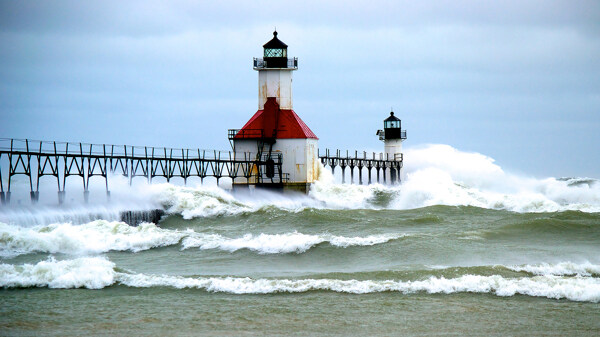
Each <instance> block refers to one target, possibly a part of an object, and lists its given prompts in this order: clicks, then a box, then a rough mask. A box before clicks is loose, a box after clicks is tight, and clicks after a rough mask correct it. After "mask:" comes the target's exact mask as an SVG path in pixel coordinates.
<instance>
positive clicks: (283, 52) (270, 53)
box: [265, 48, 287, 57]
mask: <svg viewBox="0 0 600 337" xmlns="http://www.w3.org/2000/svg"><path fill="white" fill-rule="evenodd" d="M265 57H287V49H267V48H265Z"/></svg>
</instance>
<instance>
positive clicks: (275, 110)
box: [234, 97, 319, 139]
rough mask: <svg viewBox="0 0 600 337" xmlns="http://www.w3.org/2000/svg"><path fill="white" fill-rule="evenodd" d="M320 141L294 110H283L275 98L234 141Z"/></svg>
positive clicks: (250, 121)
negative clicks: (260, 139) (288, 139)
mask: <svg viewBox="0 0 600 337" xmlns="http://www.w3.org/2000/svg"><path fill="white" fill-rule="evenodd" d="M273 136H274V137H275V138H276V139H286V138H314V139H319V138H318V137H317V136H316V135H315V134H314V132H312V131H311V130H310V128H309V127H308V126H307V125H306V123H304V121H303V120H302V119H300V117H299V116H298V115H297V114H296V113H295V112H294V110H281V109H279V105H278V104H277V102H276V101H275V98H273V97H269V98H267V102H266V103H265V109H264V110H258V111H257V112H256V113H255V114H254V116H252V118H250V120H249V121H248V122H247V123H246V124H245V125H244V127H242V129H241V130H240V131H239V132H238V133H237V134H236V136H235V137H234V139H248V138H263V137H264V138H271V137H273Z"/></svg>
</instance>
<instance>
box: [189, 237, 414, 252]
mask: <svg viewBox="0 0 600 337" xmlns="http://www.w3.org/2000/svg"><path fill="white" fill-rule="evenodd" d="M403 236H404V235H403V234H388V235H369V236H367V237H344V236H335V235H330V234H321V235H309V234H302V233H298V232H293V233H285V234H260V235H252V234H246V235H244V236H243V237H241V238H237V239H229V238H225V237H223V236H221V235H218V234H213V235H203V236H200V237H198V236H193V237H192V236H190V237H186V238H185V239H184V240H183V242H182V245H183V247H184V249H185V248H191V247H199V248H200V249H221V250H226V251H230V252H234V251H237V250H240V249H249V250H252V251H256V252H258V253H260V254H282V253H304V252H306V251H307V250H309V249H310V248H311V247H314V246H316V245H319V244H321V243H329V244H330V245H332V246H334V247H343V248H345V247H350V246H372V245H376V244H380V243H385V242H388V241H390V240H394V239H398V238H400V237H403Z"/></svg>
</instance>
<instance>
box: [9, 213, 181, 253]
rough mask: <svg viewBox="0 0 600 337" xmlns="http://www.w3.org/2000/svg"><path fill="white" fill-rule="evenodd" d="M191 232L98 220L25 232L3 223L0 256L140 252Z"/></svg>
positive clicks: (146, 224)
mask: <svg viewBox="0 0 600 337" xmlns="http://www.w3.org/2000/svg"><path fill="white" fill-rule="evenodd" d="M189 233H190V231H173V230H166V229H161V228H159V227H157V226H156V225H154V224H152V223H142V224H140V225H139V226H137V227H132V226H129V225H127V224H126V223H124V222H117V221H113V222H111V221H105V220H96V221H92V222H90V223H87V224H83V225H73V224H70V223H63V224H52V225H48V226H34V227H30V228H23V227H19V226H12V225H8V224H4V223H0V256H4V257H11V256H17V255H22V254H29V253H51V254H55V253H64V254H90V253H103V252H108V251H111V250H117V251H125V250H129V251H133V252H138V251H142V250H147V249H150V248H155V247H163V246H170V245H174V244H177V243H179V241H180V240H181V239H182V238H183V237H184V236H186V235H189Z"/></svg>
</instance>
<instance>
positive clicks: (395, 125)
mask: <svg viewBox="0 0 600 337" xmlns="http://www.w3.org/2000/svg"><path fill="white" fill-rule="evenodd" d="M384 127H385V128H386V129H395V128H399V127H400V123H398V121H388V122H385V125H384Z"/></svg>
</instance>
